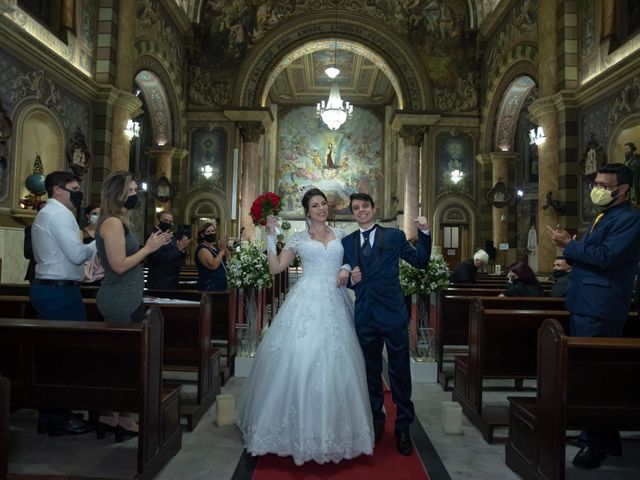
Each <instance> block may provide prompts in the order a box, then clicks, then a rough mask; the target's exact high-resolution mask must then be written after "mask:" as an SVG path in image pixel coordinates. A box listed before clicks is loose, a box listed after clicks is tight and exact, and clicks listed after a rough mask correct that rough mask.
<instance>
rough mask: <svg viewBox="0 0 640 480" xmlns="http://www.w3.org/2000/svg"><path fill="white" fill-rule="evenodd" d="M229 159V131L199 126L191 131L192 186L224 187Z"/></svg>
mask: <svg viewBox="0 0 640 480" xmlns="http://www.w3.org/2000/svg"><path fill="white" fill-rule="evenodd" d="M226 159H227V131H226V130H224V129H221V128H198V129H196V130H193V131H192V132H191V167H190V185H191V188H198V187H203V186H216V187H218V188H220V189H224V184H225V181H224V179H225V178H226Z"/></svg>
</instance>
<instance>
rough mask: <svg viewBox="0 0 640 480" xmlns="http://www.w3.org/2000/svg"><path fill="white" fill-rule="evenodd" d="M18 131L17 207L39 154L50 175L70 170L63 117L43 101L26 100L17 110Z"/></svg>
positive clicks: (15, 142)
mask: <svg viewBox="0 0 640 480" xmlns="http://www.w3.org/2000/svg"><path fill="white" fill-rule="evenodd" d="M14 123H15V131H16V135H15V136H14V138H13V142H12V143H13V145H14V153H13V155H12V158H14V159H15V161H14V162H12V163H13V169H12V172H11V173H12V178H13V185H12V194H11V195H12V197H11V198H12V199H13V208H18V204H19V200H20V199H21V198H22V197H24V196H25V195H26V194H27V193H28V191H27V189H26V187H25V186H24V181H25V179H26V178H27V177H28V176H29V175H31V173H33V162H34V159H35V156H36V154H38V155H40V158H41V160H42V163H43V167H44V174H45V175H47V174H48V173H50V172H53V171H55V170H63V171H64V170H67V168H66V165H65V157H64V147H65V145H66V138H65V133H64V127H63V125H62V122H61V121H60V119H59V118H58V117H57V116H56V115H55V114H54V113H53V112H52V111H51V110H49V109H48V108H47V107H45V106H44V105H42V104H41V103H36V102H33V101H26V102H24V103H22V104H18V105H17V106H16V109H15V117H14Z"/></svg>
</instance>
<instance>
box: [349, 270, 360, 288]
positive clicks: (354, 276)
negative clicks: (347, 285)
mask: <svg viewBox="0 0 640 480" xmlns="http://www.w3.org/2000/svg"><path fill="white" fill-rule="evenodd" d="M360 280H362V271H361V270H360V267H355V268H354V269H353V271H352V272H351V283H352V284H353V285H356V284H357V283H360Z"/></svg>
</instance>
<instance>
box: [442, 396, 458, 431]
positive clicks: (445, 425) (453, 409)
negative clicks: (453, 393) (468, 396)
mask: <svg viewBox="0 0 640 480" xmlns="http://www.w3.org/2000/svg"><path fill="white" fill-rule="evenodd" d="M441 421H442V430H443V431H444V433H446V434H447V435H462V407H461V406H460V405H459V404H458V402H442V406H441Z"/></svg>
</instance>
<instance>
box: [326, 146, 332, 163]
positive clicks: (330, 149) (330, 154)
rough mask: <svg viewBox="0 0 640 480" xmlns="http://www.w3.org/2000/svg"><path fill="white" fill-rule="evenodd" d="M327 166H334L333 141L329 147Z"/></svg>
mask: <svg viewBox="0 0 640 480" xmlns="http://www.w3.org/2000/svg"><path fill="white" fill-rule="evenodd" d="M327 168H333V143H329V146H328V147H327Z"/></svg>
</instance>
